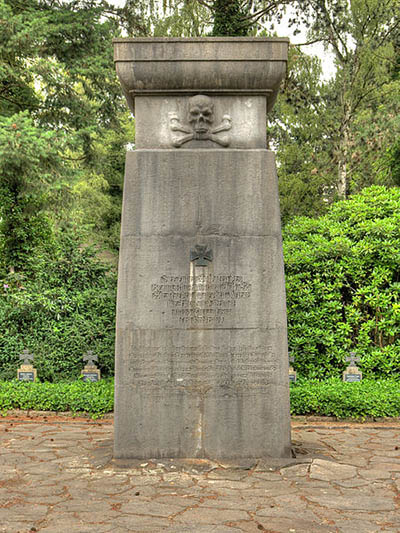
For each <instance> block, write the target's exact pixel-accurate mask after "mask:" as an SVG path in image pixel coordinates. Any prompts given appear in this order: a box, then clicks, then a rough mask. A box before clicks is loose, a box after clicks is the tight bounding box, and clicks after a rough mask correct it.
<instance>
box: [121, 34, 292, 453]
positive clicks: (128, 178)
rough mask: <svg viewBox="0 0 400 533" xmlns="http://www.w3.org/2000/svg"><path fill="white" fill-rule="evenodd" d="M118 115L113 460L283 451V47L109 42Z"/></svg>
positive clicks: (277, 42)
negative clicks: (273, 137)
mask: <svg viewBox="0 0 400 533" xmlns="http://www.w3.org/2000/svg"><path fill="white" fill-rule="evenodd" d="M114 49H115V63H116V70H117V73H118V76H119V79H120V81H121V85H122V88H123V91H124V94H125V96H126V98H127V102H128V105H130V107H131V109H134V107H135V118H136V133H137V138H136V150H135V152H134V153H128V154H127V159H126V169H125V186H124V199H123V214H122V228H121V251H120V262H119V274H118V299H117V332H116V381H115V383H116V393H115V447H114V453H115V457H116V458H117V459H129V458H131V459H133V458H149V457H158V458H168V457H170V458H171V457H181V458H187V457H196V458H211V459H221V458H224V459H245V458H255V457H267V456H270V457H275V458H282V457H290V416H289V383H288V353H287V331H286V298H285V285H284V272H283V255H282V239H281V230H280V216H279V200H278V187H277V176H276V169H275V161H274V157H273V154H272V153H271V152H268V151H267V150H266V149H265V148H266V146H265V144H266V124H265V119H266V112H267V111H268V110H270V109H271V107H272V105H273V101H274V99H275V98H276V95H277V91H278V88H279V83H280V80H281V79H282V77H283V75H284V72H285V69H286V61H287V51H288V40H287V39H275V38H273V39H267V38H239V39H232V38H198V39H197V38H195V39H179V38H178V39H176V38H156V39H152V38H149V39H146V38H145V39H116V40H115V41H114Z"/></svg>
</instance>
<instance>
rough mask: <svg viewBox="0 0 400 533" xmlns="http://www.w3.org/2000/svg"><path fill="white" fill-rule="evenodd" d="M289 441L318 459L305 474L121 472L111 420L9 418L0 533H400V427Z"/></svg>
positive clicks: (346, 428) (303, 434) (321, 429)
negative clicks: (114, 456)
mask: <svg viewBox="0 0 400 533" xmlns="http://www.w3.org/2000/svg"><path fill="white" fill-rule="evenodd" d="M311 424H312V425H311ZM292 433H293V438H294V441H295V444H296V448H297V449H298V450H299V451H302V452H303V453H305V452H306V451H310V452H312V453H313V456H314V457H315V459H312V457H310V456H306V455H302V454H301V453H300V454H299V455H298V458H301V457H304V460H306V461H307V462H306V463H305V464H297V465H294V466H289V467H286V468H281V469H272V470H269V469H268V468H264V467H263V466H262V464H261V463H260V462H257V461H253V462H252V463H249V464H248V465H247V466H244V467H243V468H234V467H232V466H230V465H229V464H227V463H220V462H211V461H202V460H194V461H192V462H183V463H182V462H180V461H179V460H176V461H175V463H174V462H169V463H165V462H163V461H143V462H141V463H138V465H137V467H135V468H129V469H125V468H124V469H120V468H117V467H116V466H114V465H113V463H112V462H109V461H110V458H111V454H112V420H108V421H97V422H93V421H87V420H86V421H85V420H83V419H77V420H74V419H72V418H70V419H68V418H66V417H64V418H60V417H54V416H51V415H48V416H47V417H45V419H43V417H42V418H41V419H39V418H31V419H27V418H26V417H25V418H23V419H21V418H15V419H11V418H7V417H6V418H2V419H1V420H0V532H3V533H17V532H18V533H28V532H32V531H37V532H41V533H59V532H61V531H63V532H64V531H68V532H70V533H75V532H76V533H86V532H88V533H89V532H90V533H93V532H94V531H96V533H97V532H100V533H123V532H131V531H132V532H137V533H139V532H152V533H153V532H159V531H170V532H174V533H181V532H192V533H198V532H200V533H203V532H204V533H210V532H212V533H236V532H237V533H239V532H247V533H259V532H260V531H265V532H269V533H289V532H291V533H310V532H311V533H313V532H317V533H323V532H324V533H325V532H326V533H352V532H354V533H367V532H378V531H379V532H382V531H384V532H387V533H395V532H397V531H399V530H400V492H399V491H400V471H399V470H398V469H397V468H393V465H397V466H398V465H399V464H400V423H399V422H388V423H386V424H379V423H374V424H351V423H348V422H344V423H337V422H330V423H325V424H324V423H322V422H310V421H308V423H306V424H303V423H300V422H294V423H293V427H292ZM317 456H318V457H317ZM389 460H390V461H391V462H388V461H389ZM335 472H336V474H335ZM315 474H316V475H315Z"/></svg>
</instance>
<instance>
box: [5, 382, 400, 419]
mask: <svg viewBox="0 0 400 533" xmlns="http://www.w3.org/2000/svg"><path fill="white" fill-rule="evenodd" d="M290 402H291V413H292V415H322V416H335V417H337V418H355V419H365V418H367V417H372V418H378V417H388V416H400V385H399V383H398V382H396V381H390V380H382V381H369V380H366V381H362V382H360V383H343V382H342V381H340V380H339V379H336V378H334V379H328V380H326V381H324V382H319V381H305V380H301V381H300V382H298V383H296V384H293V385H291V387H290ZM113 407H114V380H112V379H107V380H101V381H100V382H98V383H84V382H83V381H81V380H79V381H75V382H74V383H66V382H61V383H40V382H35V383H26V382H25V383H24V382H21V381H8V382H1V381H0V412H2V413H4V414H6V413H7V411H9V410H11V409H24V410H35V411H57V412H65V411H71V412H72V413H82V412H84V413H89V414H90V415H92V417H93V418H97V417H99V416H102V415H104V414H105V413H109V412H112V411H113Z"/></svg>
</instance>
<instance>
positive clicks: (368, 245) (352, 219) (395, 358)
mask: <svg viewBox="0 0 400 533" xmlns="http://www.w3.org/2000/svg"><path fill="white" fill-rule="evenodd" d="M284 255H285V268H286V287H287V300H288V321H289V346H290V350H291V352H292V355H294V356H295V359H296V367H297V369H298V371H299V372H300V374H301V375H303V376H308V377H318V378H322V377H326V376H333V375H336V376H337V375H338V369H340V368H341V369H344V366H345V364H344V359H345V356H347V355H348V354H349V352H350V351H355V352H356V353H357V355H358V356H361V358H362V361H361V363H360V367H361V369H362V370H363V372H364V375H365V376H369V377H372V376H376V377H388V376H393V377H396V378H397V379H398V378H400V261H399V258H400V190H399V189H397V188H396V189H386V188H384V187H377V186H375V187H371V188H368V189H365V190H364V191H363V192H362V193H361V194H359V195H356V196H353V197H351V198H350V199H349V200H347V201H341V202H338V203H336V204H333V205H332V206H331V207H330V209H329V211H328V213H327V214H326V215H325V216H323V217H320V218H317V219H313V218H306V217H298V218H295V219H294V220H293V221H292V222H291V223H289V224H288V225H287V226H286V228H285V231H284Z"/></svg>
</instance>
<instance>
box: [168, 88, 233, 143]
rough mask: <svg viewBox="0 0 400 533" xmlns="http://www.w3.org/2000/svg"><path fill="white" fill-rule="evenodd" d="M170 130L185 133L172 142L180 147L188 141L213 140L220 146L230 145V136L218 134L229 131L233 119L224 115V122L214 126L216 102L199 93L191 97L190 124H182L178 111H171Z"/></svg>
mask: <svg viewBox="0 0 400 533" xmlns="http://www.w3.org/2000/svg"><path fill="white" fill-rule="evenodd" d="M169 117H170V130H171V131H173V132H175V131H178V132H181V133H185V134H186V135H184V136H183V137H174V138H173V139H172V144H173V146H175V148H180V147H181V146H182V145H183V144H185V143H187V142H188V141H192V140H196V141H212V142H214V143H217V144H219V145H220V146H224V147H226V146H229V144H230V137H229V136H227V135H223V136H222V137H221V136H218V135H217V134H218V133H221V132H222V131H228V130H230V129H231V127H232V120H231V117H230V116H229V115H224V116H223V117H222V122H221V124H220V125H219V126H217V127H214V128H213V127H212V125H213V123H214V104H213V102H212V100H211V98H210V97H209V96H206V95H204V94H197V95H196V96H193V97H192V98H190V99H189V113H188V123H189V126H185V125H183V124H181V122H180V120H179V117H178V115H177V114H176V113H170V114H169Z"/></svg>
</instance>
